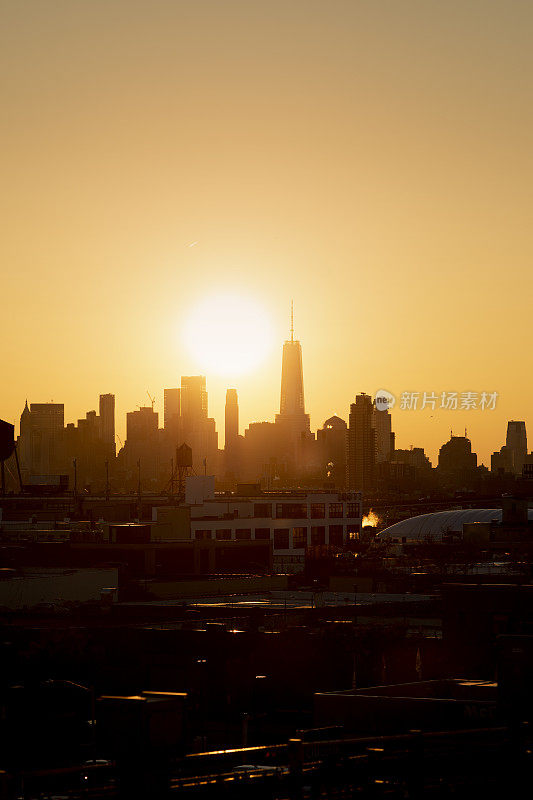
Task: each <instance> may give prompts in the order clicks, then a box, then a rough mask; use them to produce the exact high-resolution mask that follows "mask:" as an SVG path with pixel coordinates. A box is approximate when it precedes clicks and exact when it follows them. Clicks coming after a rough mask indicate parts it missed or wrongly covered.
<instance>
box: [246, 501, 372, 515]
mask: <svg viewBox="0 0 533 800" xmlns="http://www.w3.org/2000/svg"><path fill="white" fill-rule="evenodd" d="M328 505H329V509H328V510H329V515H328V516H329V517H333V518H334V519H335V518H337V519H342V517H343V516H344V515H343V507H342V506H343V504H342V503H329V504H328ZM309 512H310V516H311V519H324V518H325V517H326V503H311V504H310V509H309ZM271 514H272V509H271V505H270V503H254V517H264V518H270V517H271ZM359 514H360V506H359V503H347V504H346V516H347V517H358V516H359ZM275 516H276V519H307V516H308V513H307V504H306V503H276V514H275Z"/></svg>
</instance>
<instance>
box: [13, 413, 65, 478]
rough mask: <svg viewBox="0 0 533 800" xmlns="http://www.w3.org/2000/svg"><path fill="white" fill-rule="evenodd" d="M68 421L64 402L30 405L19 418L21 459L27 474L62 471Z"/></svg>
mask: <svg viewBox="0 0 533 800" xmlns="http://www.w3.org/2000/svg"><path fill="white" fill-rule="evenodd" d="M64 419H65V407H64V405H63V403H31V405H30V407H29V408H28V402H27V401H26V405H25V407H24V411H23V412H22V415H21V417H20V445H19V450H20V456H21V458H20V460H21V462H22V464H21V466H22V467H23V469H24V471H25V474H26V475H50V474H56V473H58V472H60V471H61V467H62V461H63V459H62V444H63V430H64Z"/></svg>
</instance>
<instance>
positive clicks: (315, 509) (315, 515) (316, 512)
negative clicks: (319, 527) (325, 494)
mask: <svg viewBox="0 0 533 800" xmlns="http://www.w3.org/2000/svg"><path fill="white" fill-rule="evenodd" d="M325 516H326V506H325V505H324V503H311V519H324V517H325Z"/></svg>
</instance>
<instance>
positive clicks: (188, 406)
mask: <svg viewBox="0 0 533 800" xmlns="http://www.w3.org/2000/svg"><path fill="white" fill-rule="evenodd" d="M180 402H181V420H182V423H183V427H184V430H185V431H187V430H188V429H192V428H194V427H195V426H196V425H198V423H200V422H203V421H204V420H206V419H207V389H206V385H205V375H182V377H181V392H180Z"/></svg>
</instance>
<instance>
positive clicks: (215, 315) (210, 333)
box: [184, 293, 273, 376]
mask: <svg viewBox="0 0 533 800" xmlns="http://www.w3.org/2000/svg"><path fill="white" fill-rule="evenodd" d="M184 338H185V344H186V347H187V349H188V351H189V353H190V354H191V355H192V357H193V358H194V359H195V361H196V362H197V363H198V366H199V367H200V368H201V369H202V370H204V371H205V372H207V373H216V374H217V375H224V376H232V375H241V374H242V373H244V372H251V371H252V370H254V369H256V368H257V367H259V366H260V364H261V362H262V361H264V359H265V358H266V356H267V354H268V352H269V350H270V349H271V347H272V344H273V334H272V326H271V323H270V320H269V318H268V315H267V313H266V311H265V309H264V308H262V307H261V306H260V305H259V304H258V303H257V302H256V301H255V300H253V299H252V298H250V297H246V296H243V295H237V294H229V293H228V294H217V295H213V296H211V297H209V298H207V299H206V300H203V301H202V302H201V303H199V305H198V306H196V307H195V308H194V309H193V311H192V312H191V314H190V315H189V317H188V318H187V320H186V322H185V329H184Z"/></svg>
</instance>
